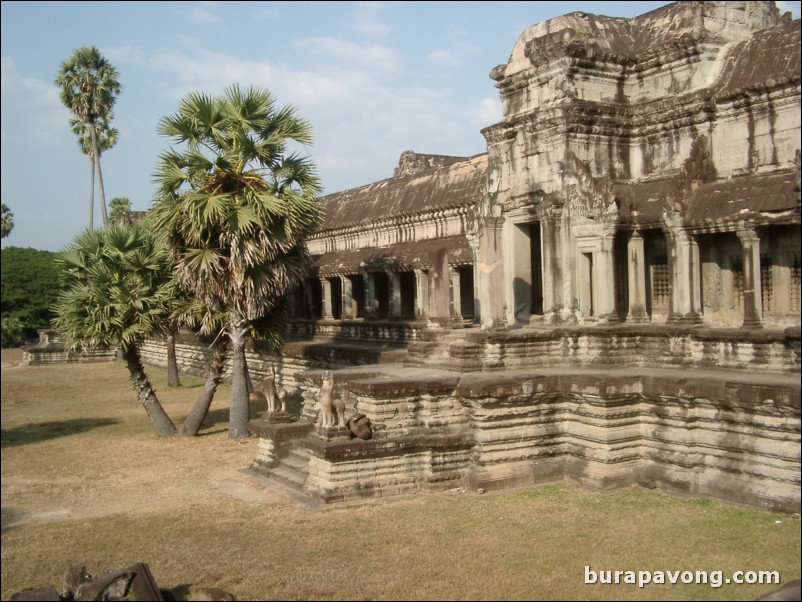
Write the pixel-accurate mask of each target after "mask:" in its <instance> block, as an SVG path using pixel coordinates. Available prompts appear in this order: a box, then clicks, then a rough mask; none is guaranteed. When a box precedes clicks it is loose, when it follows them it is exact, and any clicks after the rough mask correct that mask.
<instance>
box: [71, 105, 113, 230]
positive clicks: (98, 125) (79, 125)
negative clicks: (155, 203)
mask: <svg viewBox="0 0 802 602" xmlns="http://www.w3.org/2000/svg"><path fill="white" fill-rule="evenodd" d="M111 118H112V114H111V113H109V114H108V115H107V116H104V117H102V118H100V119H98V120H97V121H96V122H95V141H96V143H97V154H98V160H97V161H95V149H94V146H93V144H92V134H91V128H89V127H88V126H87V125H86V124H84V123H83V122H82V121H80V120H79V119H77V118H76V117H73V118H72V119H70V128H72V131H73V133H74V134H75V135H76V136H78V146H80V147H81V152H82V153H83V154H85V155H86V156H87V157H89V227H90V228H91V227H93V226H94V223H95V216H94V212H95V169H96V167H97V173H98V180H99V183H100V189H101V190H103V174H102V172H101V171H100V160H99V158H100V155H102V154H103V152H104V151H107V150H108V149H110V148H111V147H113V146H114V145H115V144H117V137H118V136H119V135H120V132H119V131H118V130H117V128H113V127H111V123H110V122H111ZM111 200H112V202H113V201H114V200H115V199H111ZM105 208H106V205H105V204H103V205H102V209H103V211H104V213H102V214H101V215H102V216H103V220H104V225H105V224H106V216H105Z"/></svg>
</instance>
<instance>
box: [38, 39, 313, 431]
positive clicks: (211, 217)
mask: <svg viewBox="0 0 802 602" xmlns="http://www.w3.org/2000/svg"><path fill="white" fill-rule="evenodd" d="M117 77H118V75H117V71H116V69H114V68H113V67H112V66H111V65H110V64H109V63H108V62H107V61H106V60H105V59H104V58H103V57H102V55H100V53H99V52H98V51H97V49H95V48H82V49H79V50H76V51H75V52H74V53H73V55H72V56H71V57H70V59H69V60H68V61H65V62H64V63H63V64H62V66H61V69H60V71H59V73H58V75H57V77H56V84H57V85H58V86H59V87H60V91H61V99H62V101H63V102H64V104H65V105H66V106H67V107H68V108H70V110H71V111H72V112H73V115H74V117H73V118H72V120H71V127H72V128H73V131H75V133H76V134H77V135H78V136H79V141H80V143H81V149H82V151H83V152H85V153H86V154H87V155H89V158H90V163H91V164H92V186H91V187H90V225H89V227H88V228H87V229H86V230H85V231H84V232H82V233H81V234H80V235H79V236H77V237H76V238H75V240H74V241H73V242H72V243H71V244H70V245H69V246H68V247H67V248H66V249H65V250H64V251H62V252H61V253H59V254H57V255H56V258H55V263H56V265H57V266H58V269H59V270H60V271H61V275H62V283H63V289H62V290H61V291H60V292H59V293H58V297H57V299H56V301H55V303H54V305H53V312H54V318H53V322H52V323H53V325H54V327H55V328H56V329H57V330H58V331H59V333H60V334H61V337H62V339H63V340H64V341H65V343H66V344H68V345H69V346H70V347H72V348H80V347H116V348H119V349H120V350H121V354H122V357H123V359H124V361H125V362H126V365H127V367H128V370H129V374H130V378H131V381H132V383H133V384H134V389H135V390H136V393H137V397H138V399H139V401H140V402H141V403H142V405H143V407H144V408H145V410H146V411H147V414H148V416H149V418H150V420H151V422H152V424H153V426H154V428H155V430H156V432H157V434H158V435H160V436H166V435H172V434H175V433H180V434H184V435H193V434H197V432H198V430H199V428H200V426H201V424H202V422H203V418H204V417H205V415H206V412H207V411H208V408H209V405H210V404H211V401H212V398H213V396H214V392H215V390H216V389H217V385H218V384H219V383H220V381H221V380H222V375H223V370H224V368H225V365H226V363H227V362H229V361H230V363H231V378H232V385H231V401H230V414H229V437H230V438H242V437H247V436H248V421H249V413H250V409H249V392H250V391H249V389H250V381H249V379H248V370H247V363H246V360H245V346H246V342H247V341H248V340H249V339H251V338H254V337H260V338H263V339H265V340H266V341H267V342H268V343H269V344H272V346H273V347H272V348H273V349H274V350H278V348H279V346H280V343H281V338H282V335H283V330H282V328H283V325H284V322H285V320H284V308H285V306H286V298H287V294H288V293H289V292H290V291H291V290H292V289H293V288H294V287H295V286H297V284H299V283H300V282H301V281H302V279H303V278H304V277H305V275H306V274H307V273H308V270H309V268H310V259H309V255H308V252H307V249H306V244H305V240H306V239H307V237H308V236H309V235H311V234H312V233H313V232H314V231H315V230H316V229H317V227H318V226H319V224H320V222H321V219H322V207H321V205H320V202H319V194H320V191H321V186H320V181H319V179H318V177H317V175H316V169H315V165H314V163H313V162H312V161H311V160H310V159H309V158H308V157H305V156H301V155H299V154H298V153H297V152H290V151H289V149H288V145H289V144H290V143H297V144H300V145H302V146H308V145H310V144H311V143H312V128H311V125H310V124H309V123H308V122H307V121H305V120H304V119H302V118H300V117H299V116H298V115H297V112H296V110H295V109H294V108H293V107H290V106H285V107H280V106H278V105H277V103H276V99H275V98H274V97H273V96H272V95H271V93H270V92H269V91H267V90H264V89H260V88H256V87H249V88H247V89H242V88H240V87H239V86H238V85H232V86H230V87H228V88H227V89H226V90H225V91H224V93H223V94H221V95H218V96H210V95H207V94H204V93H201V92H193V93H190V94H188V95H187V96H186V97H185V98H184V99H183V100H182V101H181V102H180V103H179V106H178V110H177V111H176V112H175V114H173V115H170V116H166V117H163V118H162V119H161V120H160V121H159V123H158V126H157V130H158V132H159V134H161V135H162V136H164V137H165V138H167V140H168V142H169V145H170V146H169V149H168V150H166V151H165V152H163V153H162V154H161V155H160V156H159V157H158V159H157V162H156V168H155V174H154V178H155V182H156V183H157V186H158V188H157V191H156V194H155V198H154V199H153V203H152V206H151V208H150V211H149V212H148V215H147V216H146V217H145V218H144V219H143V220H139V221H134V222H133V223H130V222H128V221H125V220H118V221H111V220H109V218H108V216H107V212H106V204H105V197H104V191H103V183H102V175H101V171H100V157H101V154H102V153H103V152H104V151H105V150H108V148H110V147H111V146H112V145H113V144H114V142H116V137H117V133H116V130H114V128H112V127H111V119H112V109H113V106H114V102H115V100H116V97H117V95H118V94H119V92H120V90H121V86H120V84H119V82H118V81H117ZM96 174H97V175H98V177H99V184H100V196H101V199H100V206H101V210H102V216H103V224H104V227H103V228H101V229H93V227H92V216H93V209H92V207H93V204H94V201H93V194H94V192H93V190H94V188H93V187H94V181H95V175H96ZM128 210H130V203H129V205H128ZM179 328H182V329H186V330H189V331H191V332H195V333H197V334H198V335H199V336H200V337H201V340H202V341H204V342H205V343H206V344H207V345H208V347H209V349H210V354H209V358H210V359H209V361H208V364H207V374H206V379H205V384H204V390H203V392H202V393H201V394H200V396H199V398H198V400H197V402H196V404H195V407H194V408H193V410H192V411H191V412H190V414H189V416H188V417H187V418H186V420H185V421H184V423H183V424H182V425H181V426H180V427H179V428H177V427H176V426H175V424H174V422H173V421H172V419H171V418H170V417H169V416H168V415H167V413H166V412H165V410H164V408H163V407H162V406H161V404H160V403H159V400H158V397H157V395H156V392H155V391H154V389H153V387H152V386H151V384H150V381H149V379H148V377H147V374H146V373H145V370H144V368H143V365H142V361H141V356H140V349H141V345H142V343H143V342H144V341H145V340H146V339H147V338H149V337H152V336H159V335H164V336H168V337H169V336H174V335H175V333H176V332H177V331H178V329H179Z"/></svg>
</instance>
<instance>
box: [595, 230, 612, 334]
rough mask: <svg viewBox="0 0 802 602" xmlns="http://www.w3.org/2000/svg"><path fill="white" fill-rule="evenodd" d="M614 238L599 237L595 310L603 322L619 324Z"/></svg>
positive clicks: (596, 255)
mask: <svg viewBox="0 0 802 602" xmlns="http://www.w3.org/2000/svg"><path fill="white" fill-rule="evenodd" d="M614 240H615V239H614V237H613V236H610V235H608V236H602V237H599V244H598V249H597V251H596V252H595V253H594V254H593V274H592V278H593V309H594V313H595V314H596V315H597V316H598V317H599V318H600V321H601V322H607V323H609V322H617V321H618V315H617V314H616V312H615V276H614V275H615V255H614V253H613V241H614Z"/></svg>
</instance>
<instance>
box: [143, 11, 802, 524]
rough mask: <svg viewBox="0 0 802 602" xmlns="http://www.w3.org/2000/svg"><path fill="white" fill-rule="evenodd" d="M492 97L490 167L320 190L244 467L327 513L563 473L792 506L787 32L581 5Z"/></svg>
mask: <svg viewBox="0 0 802 602" xmlns="http://www.w3.org/2000/svg"><path fill="white" fill-rule="evenodd" d="M490 77H491V78H492V79H493V80H494V81H495V85H496V87H497V88H498V90H499V94H500V97H501V100H502V103H503V117H502V119H501V121H500V122H499V123H496V124H494V125H491V126H489V127H487V128H485V129H484V130H482V134H483V135H484V138H485V140H486V142H487V152H486V153H482V154H479V155H476V156H472V157H451V156H441V155H426V154H419V153H415V152H412V151H407V152H404V153H403V154H402V155H401V158H400V161H399V164H398V167H397V168H396V170H395V172H394V173H393V174H392V177H389V178H388V179H386V180H382V181H380V182H375V183H372V184H368V185H366V186H363V187H360V188H356V189H353V190H346V191H343V192H339V193H335V194H330V195H328V196H326V197H324V198H323V203H324V206H325V222H324V224H323V226H322V227H321V229H320V230H319V231H318V232H317V234H316V235H315V236H314V237H313V238H312V239H311V240H309V241H308V247H309V250H310V252H311V253H312V255H313V256H314V258H315V262H316V268H315V269H316V271H315V273H314V274H313V276H312V277H310V278H309V279H308V281H307V282H306V283H305V284H304V286H303V287H300V288H299V290H298V291H297V294H296V295H295V303H294V307H295V316H294V318H293V320H292V324H291V334H292V336H291V338H290V340H289V341H288V342H287V344H286V345H285V347H284V351H283V353H282V354H281V356H280V357H267V356H265V355H264V354H261V353H259V350H258V345H256V346H255V347H254V349H253V350H252V352H250V353H249V356H248V357H249V362H250V366H251V373H252V374H253V375H255V376H257V377H258V376H261V375H262V373H261V372H260V370H261V367H262V366H263V362H265V360H267V361H268V363H271V364H272V365H274V366H275V370H276V372H277V375H278V377H277V380H278V382H279V383H280V385H281V387H283V389H284V390H285V391H286V392H287V393H288V400H289V405H290V406H293V404H294V406H293V408H292V409H294V414H295V415H296V416H297V418H296V419H294V420H293V421H291V422H283V421H281V420H272V419H271V416H269V415H267V414H266V415H265V417H264V418H263V419H262V418H260V419H257V420H254V421H253V422H252V423H251V426H252V431H253V432H254V433H255V434H257V435H258V437H259V443H258V449H257V453H256V457H255V459H254V462H253V465H252V470H253V471H255V472H257V473H259V474H260V475H262V476H263V477H267V478H268V479H271V480H273V481H275V482H281V483H283V484H284V485H285V486H288V487H293V488H295V489H296V490H297V491H298V492H300V493H303V494H306V495H308V496H310V497H311V498H313V499H316V500H320V501H323V502H337V501H347V500H358V499H365V498H370V497H377V496H389V495H396V494H404V493H414V492H423V491H438V490H447V489H451V488H455V487H465V488H468V489H473V490H479V489H485V490H489V489H498V488H503V487H511V486H519V485H525V484H533V483H541V482H550V481H567V482H573V483H578V484H581V485H585V486H589V487H595V488H602V489H607V488H615V487H620V486H625V485H633V484H639V485H642V486H647V487H656V488H660V489H665V490H667V491H674V492H682V493H688V494H696V495H704V496H710V497H718V498H723V499H727V500H731V501H736V502H740V503H746V504H750V505H754V506H761V507H767V508H773V509H778V510H784V511H791V512H799V510H800V166H801V165H802V159H801V158H800V149H802V143H801V142H800V21H799V20H792V19H791V17H790V15H789V14H786V15H781V14H780V11H779V9H778V8H777V7H776V6H775V3H774V2H676V3H673V4H670V5H667V6H665V7H662V8H660V9H657V10H655V11H652V12H649V13H646V14H643V15H640V16H638V17H635V18H633V19H624V18H614V17H606V16H599V15H593V14H587V13H579V12H575V13H571V14H567V15H564V16H561V17H558V18H554V19H551V20H548V21H545V22H543V23H539V24H537V25H534V26H532V27H530V28H528V29H526V30H525V31H524V32H523V33H522V34H521V35H520V37H519V38H518V41H517V42H516V44H515V46H514V47H513V48H512V52H511V54H510V57H509V59H508V60H507V62H506V63H503V64H501V65H499V66H498V67H496V68H494V69H493V70H492V71H491V73H490ZM179 354H180V356H181V357H182V361H183V362H184V365H185V367H186V368H187V369H197V368H199V367H200V365H201V361H202V350H200V349H199V348H198V345H197V344H194V343H192V342H191V341H186V342H184V343H182V344H181V345H179ZM144 355H145V358H146V359H149V361H150V362H151V363H162V364H163V362H164V352H163V349H162V348H161V347H160V346H159V344H158V343H157V342H153V344H152V345H151V346H149V347H148V348H147V349H146V350H145V354H144ZM328 371H331V372H332V374H331V376H333V380H334V388H333V397H334V398H335V399H336V400H339V401H342V402H343V403H344V405H345V416H344V417H343V419H342V420H341V421H340V424H335V423H336V422H337V421H336V420H335V423H332V421H331V418H330V416H331V414H330V412H329V414H328V416H329V418H328V419H327V416H326V415H325V412H326V407H323V406H325V405H326V404H325V403H322V401H321V394H320V387H321V382H322V379H323V378H324V377H327V376H328V375H327V374H326V373H327V372H328ZM329 407H330V404H329ZM355 418H359V419H360V420H361V422H362V424H363V425H364V424H368V425H369V427H368V430H367V431H365V432H362V433H360V435H361V436H355V434H354V433H355V432H356V431H354V429H349V428H348V427H345V426H342V424H341V423H342V422H345V421H346V420H347V421H348V424H349V425H351V424H354V419H355ZM365 433H366V434H365Z"/></svg>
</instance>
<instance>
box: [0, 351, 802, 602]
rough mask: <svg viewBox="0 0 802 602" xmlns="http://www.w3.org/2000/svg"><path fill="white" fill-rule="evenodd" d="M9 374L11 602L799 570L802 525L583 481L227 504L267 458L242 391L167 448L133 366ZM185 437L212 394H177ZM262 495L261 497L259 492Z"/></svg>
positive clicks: (567, 596)
mask: <svg viewBox="0 0 802 602" xmlns="http://www.w3.org/2000/svg"><path fill="white" fill-rule="evenodd" d="M13 360H14V356H13V355H12V354H10V353H9V352H7V351H4V352H3V370H2V429H3V433H2V482H3V487H2V513H3V530H2V598H3V599H4V600H5V599H8V598H9V597H10V596H11V595H12V594H13V593H14V592H15V591H18V590H20V589H24V588H28V587H38V586H44V585H54V586H56V587H59V585H60V583H61V575H62V573H63V572H64V571H65V570H66V569H67V568H68V567H70V566H72V565H74V564H83V565H86V566H87V568H88V569H89V571H90V572H91V573H92V574H94V575H98V574H100V573H102V572H104V571H106V570H108V569H110V568H124V567H127V566H130V565H132V564H134V563H136V562H145V563H147V564H148V565H149V566H150V568H151V571H152V572H153V575H154V577H155V579H156V581H157V583H158V584H159V586H160V587H161V588H162V589H165V590H169V591H170V592H171V594H172V595H174V596H175V597H176V598H178V599H187V597H188V596H189V595H190V591H191V589H192V588H194V587H220V588H222V589H225V590H227V591H230V592H232V593H233V594H234V595H235V596H236V597H237V599H239V600H261V599H266V600H270V599H281V600H305V599H321V600H341V599H342V600H365V599H375V600H392V599H408V600H426V599H438V600H440V599H450V600H482V599H493V600H495V599H503V600H531V599H544V600H558V599H559V600H614V599H616V600H641V599H643V600H668V599H675V600H750V599H754V598H756V597H758V596H760V595H762V594H764V593H767V592H768V591H771V590H773V589H776V587H777V586H776V585H734V584H731V585H724V586H722V587H720V588H713V587H711V586H709V585H651V586H647V587H645V588H643V589H641V588H638V587H637V586H635V585H600V584H595V585H585V584H584V583H583V579H584V569H585V566H590V567H591V569H593V570H596V571H598V570H633V571H644V570H666V571H667V570H671V571H676V570H692V571H697V570H705V571H717V570H720V571H723V572H724V573H723V574H724V576H725V577H726V576H729V575H730V574H731V573H732V572H733V571H737V570H776V571H779V572H780V574H781V576H782V578H783V580H784V581H786V580H791V579H795V578H798V577H799V574H800V569H799V567H800V521H799V516H790V515H784V514H776V513H771V512H768V511H763V510H758V509H751V508H742V507H739V506H735V505H732V504H727V503H722V502H718V501H711V500H702V499H683V498H679V497H673V496H668V495H664V494H661V493H660V492H657V491H651V490H645V489H640V488H628V489H625V490H621V491H616V492H612V493H600V492H595V491H588V490H584V489H580V488H577V487H573V486H569V485H562V484H560V485H544V486H537V487H528V488H521V489H516V490H507V491H502V492H493V493H487V494H484V495H479V494H474V493H461V492H446V493H442V494H436V495H416V496H408V497H403V498H396V499H386V500H379V501H372V502H367V503H363V504H348V505H341V506H331V507H327V508H325V509H323V510H310V509H308V508H307V507H306V506H303V505H301V504H299V503H298V502H295V501H293V500H291V499H289V498H286V497H283V496H281V495H278V494H275V493H272V492H270V491H267V490H264V491H262V493H263V501H262V502H261V503H256V502H245V501H241V500H239V499H235V498H234V497H230V496H228V495H225V494H223V493H221V492H220V491H219V489H218V485H219V484H220V482H221V481H223V480H225V479H233V480H235V481H237V482H242V483H244V484H246V485H249V486H251V487H257V486H255V485H253V484H252V483H251V482H250V481H249V480H248V479H247V477H246V476H245V475H243V474H242V473H241V472H239V470H240V469H242V468H244V467H246V466H247V465H248V464H249V463H250V462H251V460H252V459H253V458H254V456H255V453H256V440H255V439H248V440H245V441H244V442H243V441H229V440H228V439H227V429H226V417H227V411H226V406H227V402H228V394H229V392H228V389H227V387H222V388H221V390H220V391H218V395H217V397H216V399H215V403H214V405H213V406H212V414H211V420H210V422H209V424H207V425H205V427H204V429H203V430H202V432H201V435H200V436H199V437H197V438H194V439H185V438H179V437H176V438H169V439H159V438H157V437H156V436H155V434H154V432H153V429H152V427H151V426H150V424H149V422H148V420H147V417H146V415H145V412H144V410H143V409H142V407H141V406H140V405H139V404H138V402H137V401H136V397H135V394H134V392H133V391H132V390H131V388H130V385H129V384H128V381H127V374H126V371H125V369H124V366H123V365H122V364H121V363H117V362H115V363H111V364H91V365H84V366H79V365H71V366H49V367H47V366H44V367H27V366H19V365H18V366H14V367H7V366H8V365H9V364H11V363H13ZM150 376H151V378H152V380H153V382H154V385H155V387H156V389H157V392H158V394H159V397H160V399H161V400H162V403H163V404H164V406H165V408H166V409H167V411H168V413H170V415H171V416H173V419H174V420H175V421H176V422H177V423H178V422H180V420H181V419H182V418H183V416H184V415H185V414H186V413H187V412H188V411H189V408H190V407H191V405H192V403H193V401H194V399H195V396H196V395H197V393H198V391H199V388H198V384H199V383H198V381H193V382H190V381H189V379H186V378H185V379H184V381H185V383H186V384H188V385H190V386H185V387H182V388H181V389H169V388H168V387H167V386H166V375H164V373H163V372H160V371H156V370H151V371H150ZM257 488H258V487H257Z"/></svg>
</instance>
